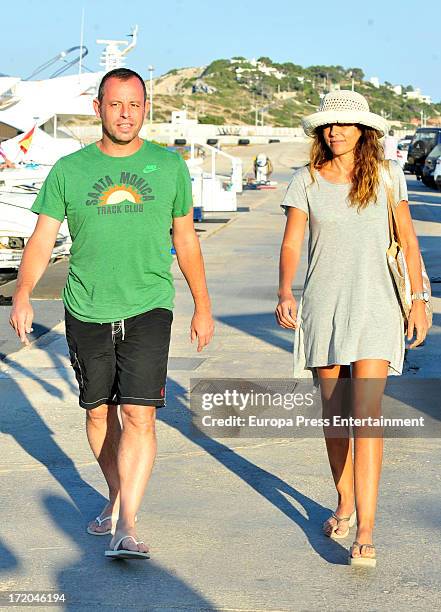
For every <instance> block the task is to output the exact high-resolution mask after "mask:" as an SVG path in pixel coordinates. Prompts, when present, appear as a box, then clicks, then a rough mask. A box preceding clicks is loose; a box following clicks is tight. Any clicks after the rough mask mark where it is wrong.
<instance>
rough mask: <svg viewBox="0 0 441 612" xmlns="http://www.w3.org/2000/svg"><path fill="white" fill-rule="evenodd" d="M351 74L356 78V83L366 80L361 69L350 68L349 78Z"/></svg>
mask: <svg viewBox="0 0 441 612" xmlns="http://www.w3.org/2000/svg"><path fill="white" fill-rule="evenodd" d="M350 73H352V75H351V76H352V78H354V79H355V80H356V81H363V80H364V72H363V70H362V69H361V68H348V70H347V74H348V76H349V75H350Z"/></svg>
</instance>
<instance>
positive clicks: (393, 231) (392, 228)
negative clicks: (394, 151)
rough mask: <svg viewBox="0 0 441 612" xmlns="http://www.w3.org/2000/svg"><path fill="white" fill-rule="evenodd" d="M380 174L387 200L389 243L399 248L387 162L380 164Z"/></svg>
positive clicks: (399, 241) (390, 178)
mask: <svg viewBox="0 0 441 612" xmlns="http://www.w3.org/2000/svg"><path fill="white" fill-rule="evenodd" d="M380 173H381V176H382V179H383V182H384V186H385V190H386V198H387V210H388V220H389V232H390V238H391V241H395V242H397V243H398V244H399V245H400V246H401V244H402V243H401V236H400V230H399V227H398V221H397V218H396V214H395V205H394V201H395V196H394V189H393V180H392V176H391V172H390V164H389V162H388V161H385V162H383V163H382V164H381V167H380Z"/></svg>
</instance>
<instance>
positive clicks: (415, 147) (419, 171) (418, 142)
mask: <svg viewBox="0 0 441 612" xmlns="http://www.w3.org/2000/svg"><path fill="white" fill-rule="evenodd" d="M437 144H441V128H435V127H426V128H418V129H417V131H416V132H415V135H414V137H413V139H412V142H411V143H410V145H409V151H408V155H407V161H406V164H405V166H404V169H405V170H406V171H407V172H410V173H411V174H415V175H416V177H417V179H418V180H420V179H421V178H422V176H423V168H424V164H425V162H426V158H427V156H428V155H429V153H430V152H431V151H432V149H433V148H434V147H435V146H436V145H437Z"/></svg>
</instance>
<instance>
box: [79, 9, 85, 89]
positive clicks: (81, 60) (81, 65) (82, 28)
mask: <svg viewBox="0 0 441 612" xmlns="http://www.w3.org/2000/svg"><path fill="white" fill-rule="evenodd" d="M83 43H84V6H83V10H82V12H81V34H80V62H79V65H78V81H80V77H81V69H82V67H83Z"/></svg>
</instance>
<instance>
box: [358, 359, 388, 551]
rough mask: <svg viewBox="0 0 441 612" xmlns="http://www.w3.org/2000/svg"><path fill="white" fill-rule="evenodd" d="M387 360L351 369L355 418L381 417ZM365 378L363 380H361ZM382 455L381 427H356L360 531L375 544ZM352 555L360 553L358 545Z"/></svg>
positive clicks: (363, 539) (369, 361)
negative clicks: (374, 534)
mask: <svg viewBox="0 0 441 612" xmlns="http://www.w3.org/2000/svg"><path fill="white" fill-rule="evenodd" d="M388 363H389V362H388V361H386V360H383V359H361V360H359V361H355V362H354V364H353V370H352V378H353V384H352V395H353V402H352V415H353V417H354V418H363V417H368V416H371V417H374V418H375V417H379V416H380V415H381V401H382V398H383V394H384V388H385V386H386V381H387V369H388ZM360 379H364V380H360ZM382 458H383V436H382V431H381V430H375V429H372V428H370V429H369V427H355V428H354V485H355V503H356V508H357V535H356V540H357V541H358V542H360V544H372V543H373V541H372V538H373V529H374V523H375V512H376V507H377V498H378V487H379V483H380V474H381V464H382ZM352 554H353V556H354V557H356V556H360V551H359V549H358V548H355V549H354V551H353V553H352ZM374 554H375V553H374V551H373V550H372V549H369V548H367V549H363V556H374Z"/></svg>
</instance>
